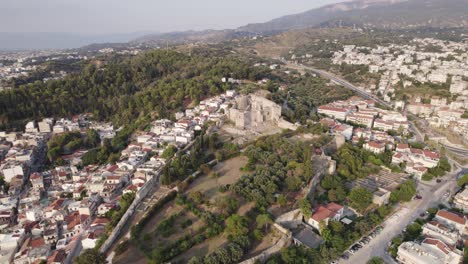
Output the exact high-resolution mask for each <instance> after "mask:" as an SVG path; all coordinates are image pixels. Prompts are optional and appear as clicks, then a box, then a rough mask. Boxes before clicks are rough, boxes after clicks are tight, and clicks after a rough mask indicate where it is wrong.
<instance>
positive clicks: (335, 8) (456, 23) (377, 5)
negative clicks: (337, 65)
mask: <svg viewBox="0 0 468 264" xmlns="http://www.w3.org/2000/svg"><path fill="white" fill-rule="evenodd" d="M341 26H347V27H367V28H377V29H415V28H468V0H354V1H347V2H342V3H338V4H331V5H326V6H323V7H320V8H316V9H312V10H309V11H306V12H302V13H299V14H293V15H287V16H283V17H279V18H276V19H273V20H271V21H267V22H264V23H256V24H247V25H245V26H242V27H239V28H236V29H225V30H204V31H185V32H171V33H153V34H146V35H144V34H143V33H132V34H117V35H102V36H79V35H73V34H62V33H0V43H1V45H0V48H2V49H46V48H48V49H50V48H56V49H60V48H76V47H81V46H84V45H88V44H92V43H105V42H130V43H146V44H151V45H154V46H165V45H167V44H184V43H194V42H205V43H206V42H220V41H224V40H230V39H235V38H238V37H242V36H252V35H274V34H277V33H281V32H285V31H289V30H297V29H304V28H336V27H341Z"/></svg>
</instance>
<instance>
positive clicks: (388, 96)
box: [332, 38, 468, 140]
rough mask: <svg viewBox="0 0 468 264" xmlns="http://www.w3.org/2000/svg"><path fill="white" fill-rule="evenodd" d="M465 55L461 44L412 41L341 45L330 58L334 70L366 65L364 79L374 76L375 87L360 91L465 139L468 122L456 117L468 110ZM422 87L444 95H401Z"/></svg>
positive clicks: (421, 40) (372, 85) (467, 74)
mask: <svg viewBox="0 0 468 264" xmlns="http://www.w3.org/2000/svg"><path fill="white" fill-rule="evenodd" d="M467 50H468V45H467V43H465V42H452V41H442V40H438V39H432V38H425V39H418V38H416V39H413V41H411V42H410V43H408V44H405V45H397V44H391V45H388V46H377V47H375V48H370V47H360V46H355V45H348V46H344V48H343V50H341V51H336V52H335V53H334V55H333V60H332V61H333V64H336V65H341V64H347V65H365V66H367V67H368V72H369V73H370V74H378V76H379V82H378V83H375V84H371V85H368V86H366V87H362V88H363V89H364V90H365V91H367V92H369V93H372V94H375V95H378V96H380V97H381V98H382V99H383V100H385V101H386V102H389V103H391V104H392V105H393V106H394V107H395V109H406V110H407V111H408V112H410V113H413V114H415V115H418V116H420V117H422V118H425V119H427V121H428V122H429V124H430V125H431V126H434V127H437V128H444V129H450V130H452V131H454V132H455V133H457V134H458V135H460V136H462V137H463V138H464V139H465V140H467V139H468V138H467V135H468V119H466V118H462V116H466V114H465V113H466V110H467V109H468V97H467V96H468V64H467V63H466V61H467V60H468V57H467V54H468V53H467ZM424 85H432V86H437V87H447V90H448V93H445V94H443V95H431V93H429V92H428V93H426V94H424V93H423V94H413V93H407V92H406V91H410V90H411V89H414V88H415V87H421V86H424ZM444 90H445V89H444ZM398 94H405V96H406V97H405V98H401V96H398Z"/></svg>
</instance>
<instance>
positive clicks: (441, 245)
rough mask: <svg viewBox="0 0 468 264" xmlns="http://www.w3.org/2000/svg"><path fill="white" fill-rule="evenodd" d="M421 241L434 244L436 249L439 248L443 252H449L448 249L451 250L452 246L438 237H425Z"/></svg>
mask: <svg viewBox="0 0 468 264" xmlns="http://www.w3.org/2000/svg"><path fill="white" fill-rule="evenodd" d="M423 243H424V244H429V245H434V246H436V247H437V248H438V249H440V251H442V252H444V254H449V253H450V251H452V248H450V247H449V246H447V245H446V244H445V243H444V242H442V241H440V240H438V239H433V238H426V239H424V241H423Z"/></svg>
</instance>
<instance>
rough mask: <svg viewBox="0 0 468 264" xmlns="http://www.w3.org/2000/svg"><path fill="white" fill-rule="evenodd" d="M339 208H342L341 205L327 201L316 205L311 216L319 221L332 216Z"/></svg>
mask: <svg viewBox="0 0 468 264" xmlns="http://www.w3.org/2000/svg"><path fill="white" fill-rule="evenodd" d="M341 208H343V206H341V205H339V204H336V203H329V204H328V205H326V206H322V205H320V206H319V207H317V209H315V212H314V214H313V215H312V217H311V218H312V219H314V220H315V221H317V222H320V221H322V220H325V219H327V218H330V217H334V216H335V215H336V214H337V212H338V211H339V210H340V209H341Z"/></svg>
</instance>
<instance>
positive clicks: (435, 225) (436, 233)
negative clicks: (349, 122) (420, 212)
mask: <svg viewBox="0 0 468 264" xmlns="http://www.w3.org/2000/svg"><path fill="white" fill-rule="evenodd" d="M422 233H423V235H424V236H427V237H432V238H436V239H439V240H441V241H442V242H444V243H445V244H447V245H450V246H455V244H456V243H457V242H458V240H459V239H460V234H459V233H458V230H456V229H454V228H450V227H448V226H446V225H444V224H443V223H440V222H439V221H437V220H432V221H430V222H428V223H426V224H425V225H424V226H423V229H422Z"/></svg>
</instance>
